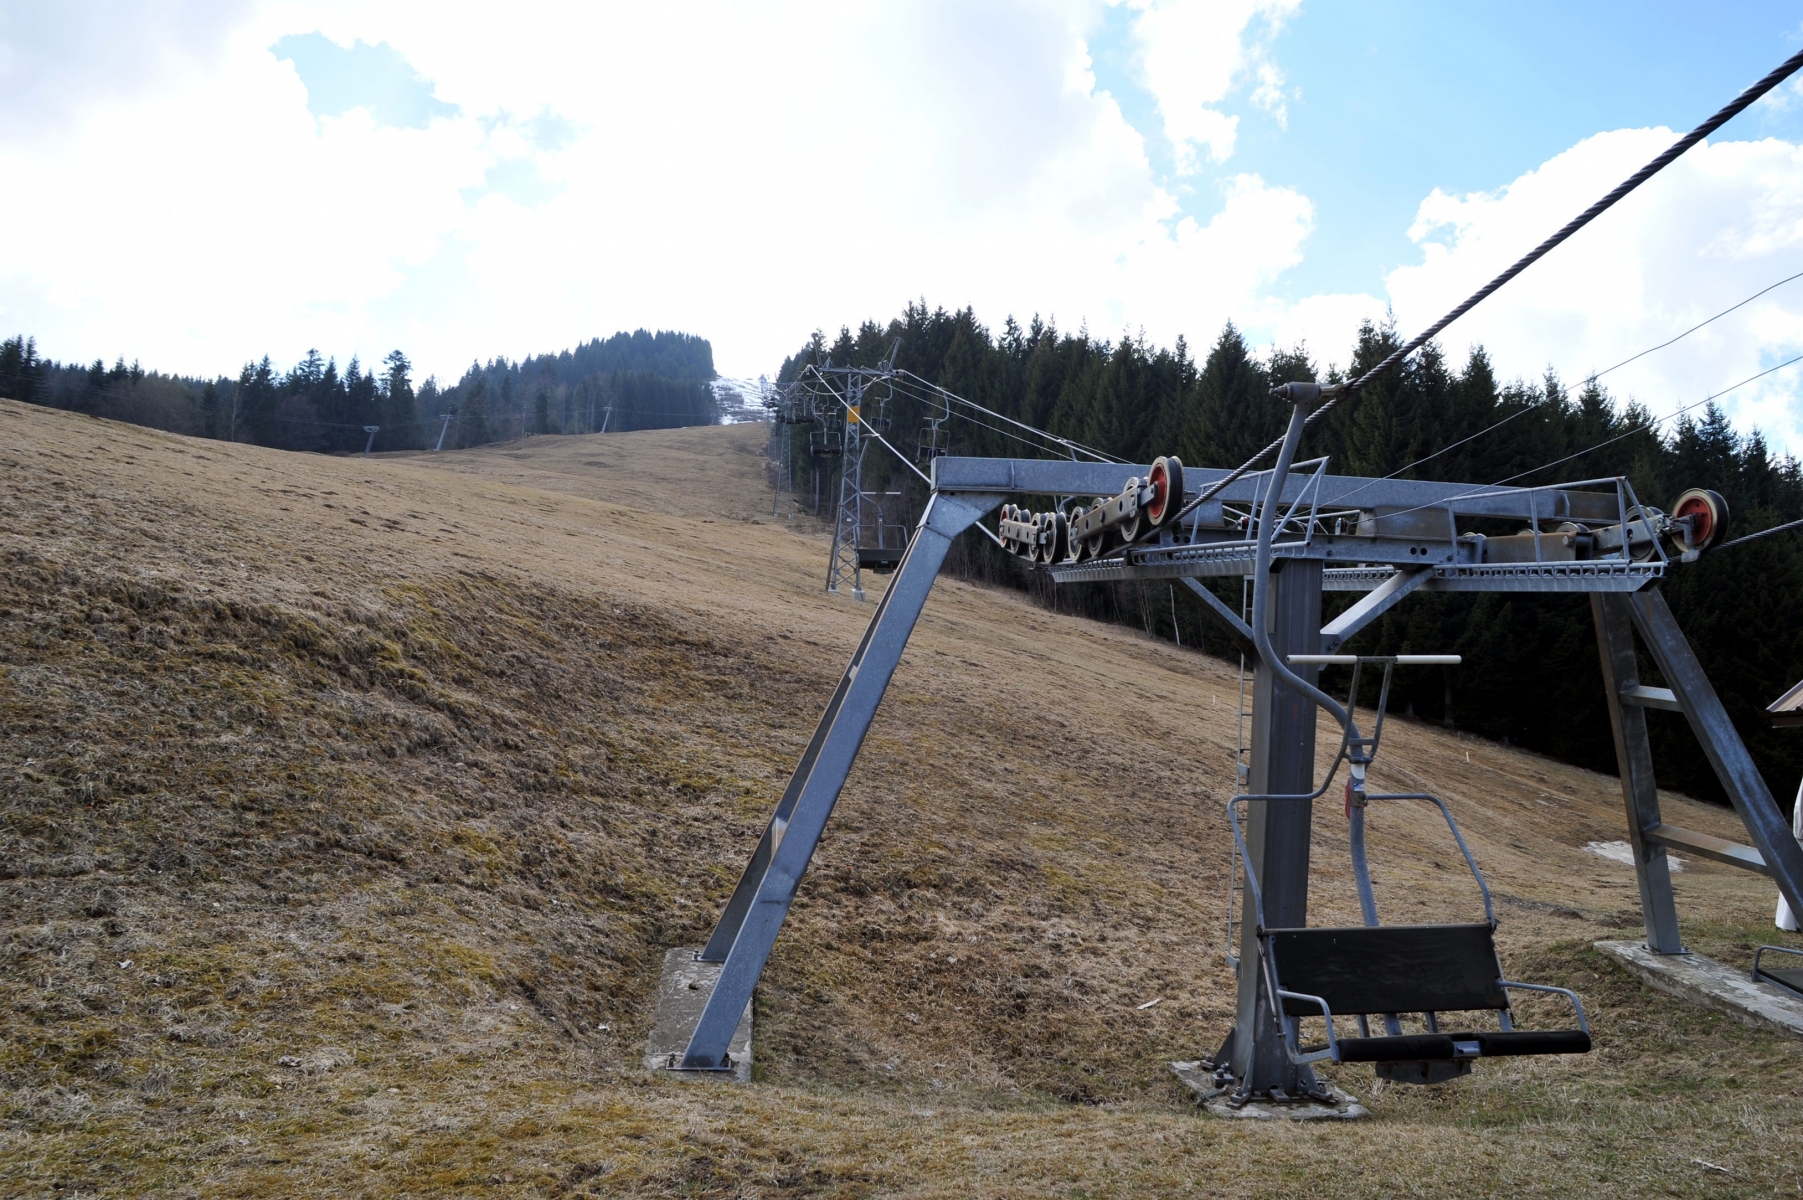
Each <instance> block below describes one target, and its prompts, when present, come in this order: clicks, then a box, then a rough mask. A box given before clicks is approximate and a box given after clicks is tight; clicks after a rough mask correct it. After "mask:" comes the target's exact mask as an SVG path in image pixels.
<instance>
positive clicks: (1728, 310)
mask: <svg viewBox="0 0 1803 1200" xmlns="http://www.w3.org/2000/svg"><path fill="white" fill-rule="evenodd" d="M1793 279H1803V271H1798V272H1797V273H1796V274H1795V275H1787V276H1785V277H1784V278H1783V279H1780V280H1779V281H1778V282H1777V283H1774V284H1772V285H1771V286H1770V287H1763V288H1760V289H1759V290H1758V291H1757V292H1754V293H1753V294H1752V295H1751V296H1748V297H1747V298H1746V299H1745V300H1742V301H1741V302H1740V303H1739V304H1736V305H1734V306H1732V307H1730V308H1724V309H1722V311H1721V312H1718V313H1716V314H1715V315H1714V316H1713V317H1710V318H1709V320H1707V321H1698V322H1697V323H1696V324H1695V325H1692V326H1691V327H1690V328H1689V329H1686V330H1685V331H1684V332H1683V333H1680V334H1679V335H1678V336H1677V337H1675V338H1673V339H1671V341H1669V342H1660V343H1659V344H1658V345H1657V346H1651V347H1649V348H1647V349H1645V350H1642V351H1641V352H1640V353H1639V354H1636V355H1634V356H1633V358H1624V359H1622V360H1621V361H1620V362H1618V363H1616V364H1615V365H1614V366H1613V367H1608V368H1605V369H1604V370H1601V371H1598V372H1597V373H1596V374H1594V375H1592V376H1591V377H1590V378H1592V379H1601V378H1602V377H1603V376H1605V375H1607V374H1608V373H1609V372H1610V371H1619V370H1621V368H1623V367H1625V366H1627V365H1628V364H1629V363H1631V362H1633V361H1635V359H1640V358H1645V357H1646V356H1647V355H1649V354H1651V353H1652V352H1653V351H1654V350H1663V349H1665V348H1666V347H1667V346H1670V345H1672V344H1673V343H1675V342H1681V341H1683V340H1684V339H1685V338H1687V337H1689V336H1690V335H1691V334H1693V333H1695V332H1696V331H1697V330H1699V329H1701V328H1702V327H1703V326H1705V325H1708V324H1710V322H1713V321H1719V320H1721V319H1722V318H1723V317H1725V316H1727V315H1728V314H1729V313H1731V312H1733V311H1734V310H1735V309H1737V308H1745V307H1746V306H1747V305H1749V304H1751V303H1753V301H1755V300H1757V299H1759V298H1760V297H1761V296H1763V295H1765V294H1766V293H1767V292H1769V291H1772V290H1773V289H1774V288H1781V287H1783V286H1784V285H1785V284H1787V283H1789V282H1790V281H1791V280H1793Z"/></svg>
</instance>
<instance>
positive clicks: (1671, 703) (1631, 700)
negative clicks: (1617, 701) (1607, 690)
mask: <svg viewBox="0 0 1803 1200" xmlns="http://www.w3.org/2000/svg"><path fill="white" fill-rule="evenodd" d="M1621 702H1622V703H1623V704H1638V705H1639V706H1640V707H1641V708H1661V709H1664V710H1665V711H1666V712H1683V711H1684V710H1683V709H1682V708H1681V707H1679V705H1678V697H1677V696H1676V695H1675V694H1674V693H1673V692H1672V690H1671V689H1670V688H1656V687H1647V686H1646V685H1645V684H1640V683H1637V684H1635V685H1634V686H1633V687H1625V688H1623V689H1622V690H1621Z"/></svg>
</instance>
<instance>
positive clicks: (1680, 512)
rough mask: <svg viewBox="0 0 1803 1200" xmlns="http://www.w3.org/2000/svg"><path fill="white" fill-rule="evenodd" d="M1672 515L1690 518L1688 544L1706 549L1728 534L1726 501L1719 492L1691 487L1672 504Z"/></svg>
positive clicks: (1699, 548)
mask: <svg viewBox="0 0 1803 1200" xmlns="http://www.w3.org/2000/svg"><path fill="white" fill-rule="evenodd" d="M1672 516H1673V517H1676V518H1679V519H1682V518H1685V517H1689V518H1690V544H1691V545H1692V546H1693V547H1695V548H1696V549H1698V550H1708V549H1709V548H1710V547H1712V546H1715V545H1716V544H1718V543H1719V542H1720V541H1721V540H1722V539H1723V538H1724V537H1726V536H1727V534H1728V502H1727V501H1726V500H1724V499H1723V498H1722V494H1721V493H1720V492H1715V491H1711V490H1710V489H1708V488H1691V489H1690V490H1689V491H1688V492H1685V493H1684V494H1683V495H1682V496H1679V497H1678V499H1677V501H1676V502H1675V503H1674V504H1673V505H1672Z"/></svg>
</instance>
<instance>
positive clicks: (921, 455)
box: [914, 420, 947, 462]
mask: <svg viewBox="0 0 1803 1200" xmlns="http://www.w3.org/2000/svg"><path fill="white" fill-rule="evenodd" d="M946 449H947V436H946V431H945V423H944V422H943V421H940V420H929V421H927V422H926V424H924V425H922V426H921V427H920V434H919V436H918V437H917V438H916V439H915V441H914V461H915V462H930V461H932V460H933V459H935V458H938V457H940V456H941V455H943V454H945V452H946Z"/></svg>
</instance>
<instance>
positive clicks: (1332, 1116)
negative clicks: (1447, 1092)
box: [1171, 1062, 1371, 1121]
mask: <svg viewBox="0 0 1803 1200" xmlns="http://www.w3.org/2000/svg"><path fill="white" fill-rule="evenodd" d="M1171 1073H1172V1074H1174V1075H1175V1076H1177V1079H1178V1081H1179V1082H1181V1083H1182V1084H1183V1086H1184V1087H1186V1088H1188V1089H1189V1090H1190V1091H1192V1092H1194V1093H1196V1101H1197V1103H1199V1104H1200V1105H1201V1106H1202V1107H1203V1109H1204V1110H1206V1111H1207V1112H1208V1113H1209V1114H1210V1115H1211V1116H1216V1117H1226V1118H1228V1119H1229V1120H1234V1121H1352V1120H1357V1119H1358V1118H1359V1117H1368V1116H1370V1115H1371V1112H1370V1110H1369V1109H1367V1108H1366V1107H1365V1106H1364V1105H1363V1104H1360V1103H1359V1102H1358V1097H1357V1096H1352V1095H1348V1094H1347V1093H1345V1092H1342V1091H1341V1090H1340V1089H1339V1088H1336V1087H1330V1088H1328V1089H1327V1090H1328V1091H1329V1092H1330V1093H1332V1095H1333V1102H1332V1103H1326V1102H1323V1101H1320V1100H1286V1101H1282V1102H1279V1101H1275V1100H1252V1101H1249V1102H1247V1103H1245V1104H1241V1105H1238V1106H1235V1105H1233V1104H1232V1103H1230V1102H1229V1101H1228V1099H1227V1093H1226V1092H1224V1091H1221V1090H1220V1089H1219V1088H1217V1087H1216V1086H1215V1081H1214V1072H1212V1071H1210V1070H1209V1069H1208V1068H1207V1067H1205V1066H1203V1065H1202V1064H1201V1063H1200V1062H1174V1063H1172V1064H1171Z"/></svg>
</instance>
